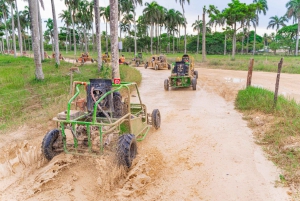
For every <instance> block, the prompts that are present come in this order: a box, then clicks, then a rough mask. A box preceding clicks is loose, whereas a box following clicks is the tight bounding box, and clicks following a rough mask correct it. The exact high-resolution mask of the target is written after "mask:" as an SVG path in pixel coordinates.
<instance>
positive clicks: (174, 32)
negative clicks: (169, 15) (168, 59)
mask: <svg viewBox="0 0 300 201" xmlns="http://www.w3.org/2000/svg"><path fill="white" fill-rule="evenodd" d="M174 35H175V31H174V30H173V54H175V37H174Z"/></svg>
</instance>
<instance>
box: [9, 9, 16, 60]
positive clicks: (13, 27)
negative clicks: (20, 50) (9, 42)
mask: <svg viewBox="0 0 300 201" xmlns="http://www.w3.org/2000/svg"><path fill="white" fill-rule="evenodd" d="M10 8H11V16H14V9H13V5H12V4H11V6H10ZM12 19H13V17H12ZM14 21H15V20H11V27H12V36H13V45H14V57H17V48H16V36H15V22H14Z"/></svg>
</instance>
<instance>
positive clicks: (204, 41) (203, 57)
mask: <svg viewBox="0 0 300 201" xmlns="http://www.w3.org/2000/svg"><path fill="white" fill-rule="evenodd" d="M206 11H207V10H206V7H205V6H204V7H203V14H202V22H203V25H204V26H202V62H205V60H206V40H205V37H206V22H205V13H206Z"/></svg>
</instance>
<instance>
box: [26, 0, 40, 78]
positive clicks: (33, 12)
mask: <svg viewBox="0 0 300 201" xmlns="http://www.w3.org/2000/svg"><path fill="white" fill-rule="evenodd" d="M28 5H29V12H30V22H31V33H32V41H33V44H32V47H33V53H34V63H35V78H36V79H37V80H43V79H44V73H43V69H42V62H41V54H40V43H39V25H38V24H39V22H38V2H37V1H28Z"/></svg>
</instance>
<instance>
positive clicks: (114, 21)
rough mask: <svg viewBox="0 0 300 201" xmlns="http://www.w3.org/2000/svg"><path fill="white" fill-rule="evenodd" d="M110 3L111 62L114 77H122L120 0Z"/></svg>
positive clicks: (113, 0) (110, 0)
mask: <svg viewBox="0 0 300 201" xmlns="http://www.w3.org/2000/svg"><path fill="white" fill-rule="evenodd" d="M109 3H110V8H111V9H110V17H109V19H110V38H111V59H112V60H111V61H112V62H111V64H112V78H113V79H115V78H120V71H119V51H118V14H119V10H118V0H109Z"/></svg>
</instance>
